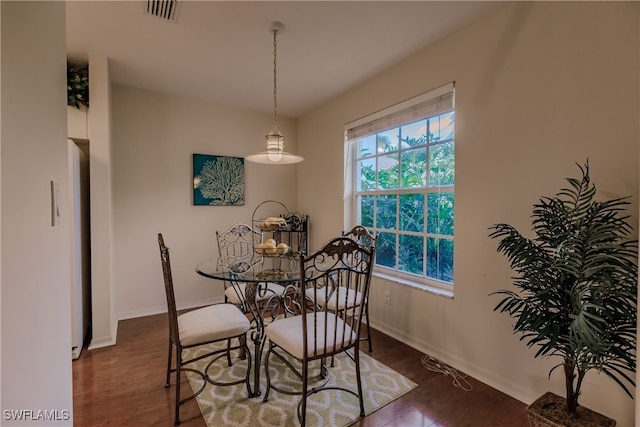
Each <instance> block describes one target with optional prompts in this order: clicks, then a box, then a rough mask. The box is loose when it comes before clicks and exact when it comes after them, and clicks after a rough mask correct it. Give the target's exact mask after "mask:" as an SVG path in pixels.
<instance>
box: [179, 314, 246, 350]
mask: <svg viewBox="0 0 640 427" xmlns="http://www.w3.org/2000/svg"><path fill="white" fill-rule="evenodd" d="M250 327H251V325H250V323H249V320H248V319H247V317H246V316H245V315H244V314H243V313H242V312H241V311H240V310H239V309H238V307H236V306H235V305H233V304H214V305H210V306H207V307H203V308H199V309H197V310H193V311H189V312H188V313H184V314H181V315H180V316H178V331H179V333H180V344H182V346H191V345H197V344H201V343H207V342H211V341H218V340H223V339H226V338H231V337H235V336H238V335H241V334H243V333H245V332H247V331H248V330H249V328H250Z"/></svg>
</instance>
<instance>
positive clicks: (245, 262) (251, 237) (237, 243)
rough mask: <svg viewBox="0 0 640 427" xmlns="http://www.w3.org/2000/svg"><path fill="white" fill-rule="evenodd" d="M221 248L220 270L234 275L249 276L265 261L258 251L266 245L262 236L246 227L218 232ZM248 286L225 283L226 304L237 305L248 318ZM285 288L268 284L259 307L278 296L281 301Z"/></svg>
mask: <svg viewBox="0 0 640 427" xmlns="http://www.w3.org/2000/svg"><path fill="white" fill-rule="evenodd" d="M216 241H217V244H218V255H219V258H218V267H219V268H220V269H221V270H227V271H231V272H233V273H238V274H241V273H245V272H247V271H249V270H254V269H256V268H259V267H260V265H261V263H262V257H261V256H259V255H257V254H256V247H257V246H258V244H259V243H261V242H262V233H260V232H259V231H256V230H254V229H252V228H251V227H250V226H248V225H246V224H235V225H233V226H231V227H229V229H227V230H225V231H223V232H220V231H216ZM245 287H246V284H245V283H238V282H231V281H225V282H224V288H225V289H224V297H225V301H227V302H230V303H232V304H235V305H237V306H238V307H240V309H241V310H242V311H243V312H244V313H245V314H246V313H248V312H249V311H250V310H249V307H248V306H247V299H246V295H245ZM284 290H285V288H284V287H283V286H282V285H279V284H277V283H271V282H270V283H267V287H266V289H265V290H264V291H263V292H262V293H260V294H259V295H257V296H256V299H257V301H256V302H257V303H260V302H265V301H267V300H269V299H271V298H273V297H274V296H276V297H280V296H282V294H283V293H284Z"/></svg>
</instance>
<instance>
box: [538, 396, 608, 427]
mask: <svg viewBox="0 0 640 427" xmlns="http://www.w3.org/2000/svg"><path fill="white" fill-rule="evenodd" d="M566 407H567V403H566V401H565V398H564V397H561V396H558V395H557V394H554V393H551V392H547V393H545V394H543V395H542V396H540V397H539V398H538V399H537V400H536V401H535V402H533V403H532V404H531V405H529V406H528V407H527V414H528V415H529V424H530V425H531V427H613V426H615V425H616V420H614V419H612V418H609V417H606V416H604V415H602V414H599V413H598V412H595V411H592V410H590V409H588V408H583V407H582V406H578V410H577V414H578V415H577V416H571V415H569V413H568V412H567V409H566Z"/></svg>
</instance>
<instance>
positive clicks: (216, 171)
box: [193, 154, 244, 206]
mask: <svg viewBox="0 0 640 427" xmlns="http://www.w3.org/2000/svg"><path fill="white" fill-rule="evenodd" d="M193 204H194V205H206V206H241V205H244V159H243V158H242V157H227V156H211V155H207V154H194V155H193Z"/></svg>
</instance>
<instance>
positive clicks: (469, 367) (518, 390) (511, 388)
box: [371, 321, 539, 405]
mask: <svg viewBox="0 0 640 427" xmlns="http://www.w3.org/2000/svg"><path fill="white" fill-rule="evenodd" d="M371 327H372V328H374V329H377V330H378V331H380V332H382V333H384V334H386V335H388V336H390V337H392V338H395V339H397V340H398V341H401V342H403V343H405V344H407V345H408V346H409V347H412V348H414V349H416V350H418V351H420V352H422V353H424V354H428V355H429V356H433V357H436V358H438V359H440V360H441V361H442V362H444V363H446V364H447V365H449V366H451V367H453V368H455V369H458V370H460V371H461V372H464V373H466V374H468V375H470V376H472V377H473V378H475V379H476V380H478V381H480V382H483V383H484V384H487V385H488V386H490V387H492V388H494V389H496V390H498V391H501V392H502V393H504V394H506V395H508V396H510V397H512V398H514V399H516V400H518V401H520V402H522V403H524V404H526V405H529V404H530V403H531V402H533V401H534V400H535V399H536V398H538V397H539V393H538V394H536V393H535V392H534V391H533V390H524V389H523V388H522V387H521V386H519V385H517V384H513V383H511V382H510V381H508V380H505V379H504V378H500V377H496V376H495V375H494V374H493V373H492V372H489V371H487V370H486V369H484V368H482V367H479V366H476V365H474V364H470V363H469V362H468V361H467V360H464V359H461V358H460V357H458V356H456V355H453V354H450V353H447V352H445V351H443V350H442V349H440V348H437V347H434V346H433V345H431V344H429V343H427V342H425V341H422V340H418V339H416V338H415V337H412V336H410V335H408V334H407V333H405V332H404V331H401V330H399V329H397V328H395V327H393V326H390V325H388V324H386V323H381V322H377V321H371ZM373 344H374V346H375V342H374V343H373Z"/></svg>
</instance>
